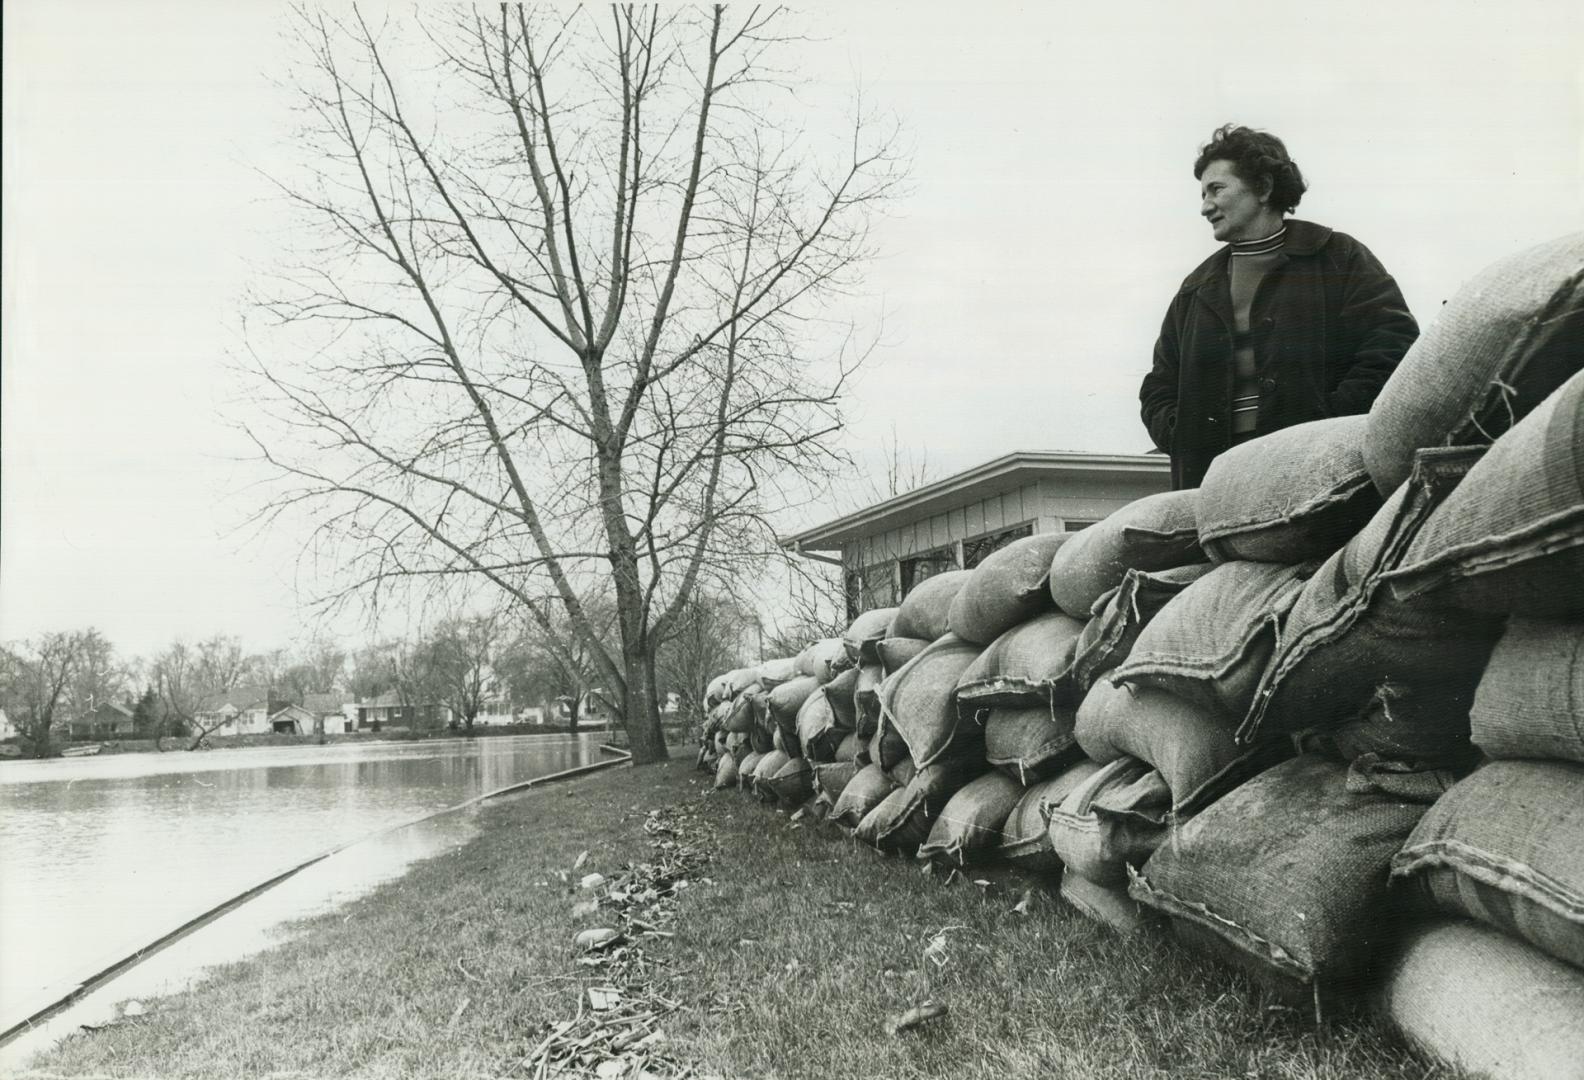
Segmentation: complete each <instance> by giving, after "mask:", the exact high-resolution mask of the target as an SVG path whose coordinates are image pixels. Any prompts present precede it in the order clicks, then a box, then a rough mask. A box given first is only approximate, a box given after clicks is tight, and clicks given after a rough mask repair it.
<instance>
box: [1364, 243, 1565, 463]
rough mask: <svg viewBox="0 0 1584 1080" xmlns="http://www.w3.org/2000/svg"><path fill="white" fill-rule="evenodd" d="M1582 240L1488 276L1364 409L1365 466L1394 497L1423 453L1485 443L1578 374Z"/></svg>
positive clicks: (1508, 262) (1452, 307) (1525, 256)
mask: <svg viewBox="0 0 1584 1080" xmlns="http://www.w3.org/2000/svg"><path fill="white" fill-rule="evenodd" d="M1581 338H1584V233H1575V234H1573V235H1571V236H1565V237H1562V238H1560V239H1558V240H1553V241H1550V242H1549V243H1545V244H1541V245H1539V246H1538V247H1534V248H1530V249H1528V250H1527V251H1522V252H1519V253H1517V254H1516V255H1511V256H1509V257H1507V258H1505V259H1502V260H1501V261H1499V262H1497V263H1494V264H1493V265H1491V266H1490V267H1488V268H1486V269H1485V270H1483V271H1482V272H1480V273H1479V274H1478V275H1476V276H1475V277H1474V278H1473V279H1472V280H1470V281H1469V282H1468V283H1467V284H1466V285H1464V286H1463V287H1462V288H1461V289H1459V290H1458V292H1457V294H1456V295H1455V296H1454V297H1453V298H1452V299H1451V300H1450V301H1449V302H1448V303H1446V304H1445V305H1443V306H1442V308H1441V310H1440V312H1439V313H1438V314H1437V315H1436V318H1435V319H1434V321H1432V322H1431V323H1430V325H1429V326H1427V327H1425V331H1424V333H1423V334H1421V335H1420V336H1419V339H1418V340H1417V341H1415V342H1414V344H1413V347H1412V348H1410V349H1409V350H1408V353H1407V355H1406V356H1404V357H1403V359H1402V362H1401V363H1400V364H1398V365H1397V369H1396V370H1395V371H1394V372H1392V376H1391V378H1390V379H1388V380H1387V382H1386V385H1385V387H1383V388H1382V389H1381V392H1380V396H1379V397H1377V398H1376V399H1375V403H1374V405H1372V406H1371V407H1370V413H1369V433H1368V436H1367V437H1366V439H1365V444H1364V459H1365V461H1366V462H1368V464H1369V470H1370V473H1371V474H1372V475H1373V476H1374V477H1375V484H1376V486H1377V487H1378V488H1379V489H1380V491H1381V492H1382V493H1383V494H1390V493H1391V492H1392V491H1393V490H1395V489H1396V488H1397V485H1399V484H1401V483H1402V482H1403V481H1404V480H1406V479H1407V478H1408V473H1409V472H1410V470H1411V469H1412V466H1413V455H1414V451H1415V450H1417V449H1419V448H1421V447H1431V446H1458V445H1464V444H1472V443H1486V442H1489V441H1490V440H1491V439H1494V438H1496V437H1498V436H1500V435H1501V434H1502V433H1503V432H1505V431H1506V430H1507V429H1508V428H1509V427H1511V426H1512V425H1513V424H1514V423H1515V422H1517V421H1519V420H1521V419H1523V418H1524V416H1526V415H1528V413H1529V412H1530V411H1532V410H1533V409H1534V408H1535V406H1536V405H1538V404H1539V403H1540V402H1541V401H1543V400H1545V398H1546V397H1547V396H1548V395H1549V394H1550V393H1551V392H1552V391H1554V390H1555V389H1556V388H1557V387H1558V386H1560V385H1562V383H1563V382H1565V381H1566V380H1567V379H1568V378H1569V377H1570V376H1572V375H1574V374H1575V373H1576V372H1578V371H1579V370H1580V368H1581V366H1584V350H1581V349H1580V347H1579V342H1580V340H1581Z"/></svg>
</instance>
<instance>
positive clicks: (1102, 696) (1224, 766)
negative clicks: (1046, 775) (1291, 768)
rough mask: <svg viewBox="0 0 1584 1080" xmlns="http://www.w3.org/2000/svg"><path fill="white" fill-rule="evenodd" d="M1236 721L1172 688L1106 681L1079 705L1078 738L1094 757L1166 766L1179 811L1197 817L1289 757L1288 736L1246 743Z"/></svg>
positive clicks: (1159, 767)
mask: <svg viewBox="0 0 1584 1080" xmlns="http://www.w3.org/2000/svg"><path fill="white" fill-rule="evenodd" d="M1234 727H1235V725H1234V724H1233V723H1232V722H1231V721H1230V720H1229V718H1227V717H1226V716H1225V715H1224V714H1217V713H1213V712H1210V711H1208V710H1206V709H1205V708H1203V707H1202V706H1199V705H1196V704H1194V703H1193V702H1190V701H1186V700H1184V699H1182V698H1179V697H1177V696H1176V695H1174V694H1169V693H1167V692H1165V691H1164V690H1156V689H1155V688H1153V687H1149V686H1137V687H1129V686H1116V685H1114V684H1112V683H1109V682H1106V681H1105V680H1103V679H1102V680H1101V681H1100V682H1098V683H1096V684H1095V687H1094V689H1093V690H1090V691H1089V696H1088V697H1086V698H1084V701H1083V704H1082V705H1081V706H1079V708H1078V719H1077V724H1076V726H1075V728H1074V730H1073V736H1074V738H1075V739H1076V740H1077V742H1078V746H1079V747H1080V748H1081V749H1082V750H1083V752H1084V753H1085V754H1086V755H1088V756H1089V758H1090V759H1091V760H1093V761H1098V762H1101V763H1102V764H1103V763H1105V762H1109V761H1116V760H1118V759H1120V758H1128V757H1133V758H1137V759H1138V760H1140V761H1143V762H1146V763H1147V764H1149V765H1151V766H1153V767H1154V768H1155V769H1157V770H1159V772H1160V774H1161V776H1163V777H1164V778H1165V780H1166V784H1167V786H1168V787H1170V788H1171V793H1172V812H1173V813H1175V814H1177V815H1179V816H1181V815H1184V814H1191V813H1194V812H1196V811H1198V810H1200V809H1203V808H1204V807H1205V806H1207V805H1209V804H1210V803H1211V802H1214V801H1215V799H1216V798H1217V797H1219V796H1220V795H1221V794H1223V793H1224V792H1226V791H1228V790H1230V789H1231V788H1233V787H1236V786H1237V785H1238V784H1240V783H1242V782H1243V780H1245V779H1247V778H1248V777H1249V776H1252V775H1253V774H1254V773H1256V772H1258V771H1260V770H1261V769H1263V768H1264V767H1266V766H1268V765H1271V764H1274V763H1275V762H1276V761H1278V760H1280V759H1281V758H1282V757H1286V756H1289V754H1290V749H1289V744H1288V743H1287V742H1286V741H1285V740H1282V741H1280V742H1277V743H1274V744H1272V743H1267V744H1265V745H1261V746H1257V747H1254V748H1250V747H1246V746H1239V745H1238V744H1237V742H1236V740H1235V739H1234V738H1233V729H1234Z"/></svg>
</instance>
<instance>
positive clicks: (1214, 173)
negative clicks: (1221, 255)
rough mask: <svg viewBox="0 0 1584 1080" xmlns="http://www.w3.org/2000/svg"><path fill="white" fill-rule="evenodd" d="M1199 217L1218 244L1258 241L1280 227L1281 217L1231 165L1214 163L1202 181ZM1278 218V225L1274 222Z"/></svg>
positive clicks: (1202, 176) (1228, 162)
mask: <svg viewBox="0 0 1584 1080" xmlns="http://www.w3.org/2000/svg"><path fill="white" fill-rule="evenodd" d="M1199 197H1200V200H1201V201H1200V203H1199V213H1200V214H1202V215H1204V218H1205V220H1207V221H1209V222H1210V229H1211V231H1212V232H1213V233H1214V234H1215V238H1216V239H1217V240H1220V241H1222V242H1223V243H1232V242H1235V241H1238V240H1258V239H1259V238H1260V237H1262V236H1266V235H1268V234H1269V233H1271V232H1273V231H1274V230H1275V229H1276V228H1279V227H1280V219H1281V215H1279V214H1276V213H1275V212H1274V211H1273V210H1271V208H1270V206H1269V204H1268V202H1267V201H1266V200H1267V199H1268V198H1269V196H1267V197H1266V198H1261V197H1260V196H1259V195H1258V194H1257V193H1256V192H1255V191H1254V190H1253V189H1252V188H1250V187H1249V186H1248V185H1247V184H1245V183H1244V182H1243V179H1242V178H1241V177H1240V176H1238V174H1237V173H1235V172H1233V171H1232V163H1231V162H1230V161H1212V162H1211V163H1210V164H1209V165H1206V166H1205V171H1204V172H1203V173H1202V174H1201V175H1200V177H1199ZM1273 217H1274V218H1275V224H1274V225H1273V223H1272V218H1273Z"/></svg>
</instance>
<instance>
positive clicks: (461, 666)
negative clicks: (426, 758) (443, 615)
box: [423, 615, 506, 735]
mask: <svg viewBox="0 0 1584 1080" xmlns="http://www.w3.org/2000/svg"><path fill="white" fill-rule="evenodd" d="M505 638H506V634H505V629H504V625H503V620H502V619H501V618H500V616H498V615H471V616H463V617H454V618H450V619H446V620H444V621H443V622H442V623H441V624H440V625H439V626H438V627H437V628H436V630H435V632H434V634H433V635H432V636H431V637H430V638H429V639H428V640H427V641H426V642H425V643H424V645H423V651H424V654H425V656H424V663H425V664H426V665H427V667H428V680H429V685H430V686H431V687H432V688H433V691H434V694H435V697H436V700H437V701H438V702H439V703H440V704H441V705H444V706H446V707H447V708H448V709H450V710H451V715H452V718H453V720H454V721H455V722H456V723H459V724H460V725H461V727H462V730H463V731H464V732H466V733H467V734H469V735H471V734H472V733H473V721H474V720H475V719H477V718H478V714H479V713H480V712H481V711H482V710H483V707H484V704H485V702H486V701H488V700H489V699H490V698H491V697H492V696H494V694H495V691H496V687H495V680H496V672H495V663H496V661H497V659H498V658H499V656H500V653H501V650H502V649H503V647H504V646H505Z"/></svg>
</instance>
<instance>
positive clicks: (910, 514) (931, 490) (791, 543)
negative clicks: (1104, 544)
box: [781, 450, 1171, 552]
mask: <svg viewBox="0 0 1584 1080" xmlns="http://www.w3.org/2000/svg"><path fill="white" fill-rule="evenodd" d="M1170 474H1171V460H1170V459H1169V458H1167V457H1166V456H1165V455H1163V454H1086V453H1079V452H1077V451H1069V450H1016V451H1013V452H1012V453H1010V454H1004V455H1002V456H1001V457H998V458H995V459H993V460H991V461H987V462H985V463H984V464H983V465H976V466H974V467H973V468H971V469H966V470H964V471H963V472H960V473H956V474H955V475H953V476H948V477H946V478H945V479H944V480H936V481H935V482H934V483H931V484H925V485H924V486H923V487H921V488H916V489H914V490H913V491H908V492H904V493H903V494H901V495H897V496H895V497H894V498H890V499H886V500H885V501H884V502H879V503H876V504H875V505H873V506H867V507H865V508H864V509H862V510H857V511H854V512H853V513H851V514H847V515H846V516H844V517H839V518H836V519H835V520H834V521H827V522H826V523H825V524H823V525H817V526H815V527H814V528H811V529H805V530H804V531H802V532H800V533H795V534H793V535H791V536H787V537H784V538H782V540H781V546H782V547H784V548H787V549H789V550H791V551H799V552H801V551H839V550H840V549H841V547H842V545H843V544H846V543H849V542H851V541H853V540H856V539H858V538H859V537H863V536H871V535H873V534H874V533H877V532H883V531H884V530H886V529H890V528H894V527H896V526H898V525H901V524H904V523H906V522H910V521H916V520H918V519H919V518H922V517H926V516H928V515H930V514H935V513H939V512H941V511H943V510H948V509H951V508H953V507H956V506H960V505H962V504H964V503H966V502H970V501H972V500H974V499H982V498H984V497H985V496H987V495H999V494H1001V493H1002V492H1006V491H1012V490H1014V489H1016V488H1019V487H1022V486H1023V485H1024V484H1027V483H1029V482H1030V481H1032V480H1037V479H1041V478H1045V477H1050V478H1059V477H1072V476H1085V477H1099V478H1108V477H1109V478H1119V477H1123V476H1148V477H1157V478H1159V477H1167V476H1169V475H1170Z"/></svg>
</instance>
